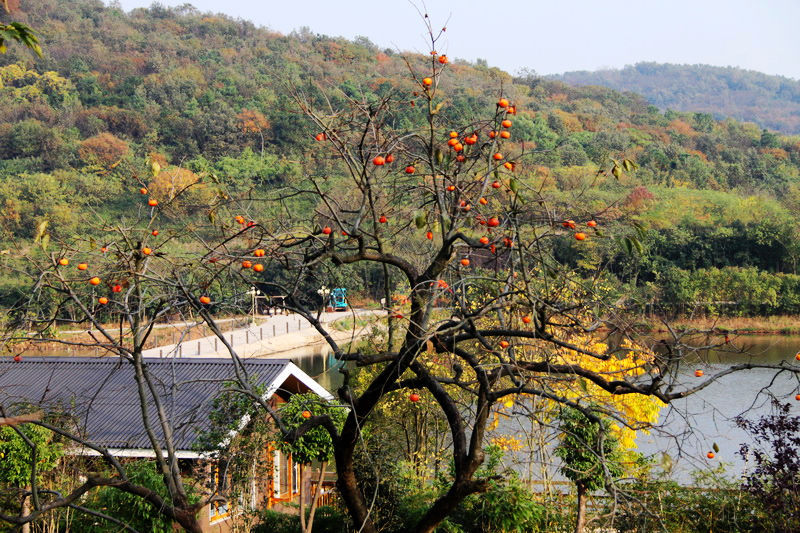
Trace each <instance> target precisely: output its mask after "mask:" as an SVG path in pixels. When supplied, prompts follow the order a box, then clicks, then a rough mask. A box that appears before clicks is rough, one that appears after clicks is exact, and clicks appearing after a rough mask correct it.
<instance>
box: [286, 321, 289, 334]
mask: <svg viewBox="0 0 800 533" xmlns="http://www.w3.org/2000/svg"><path fill="white" fill-rule="evenodd" d="M286 333H289V321H288V320H287V321H286Z"/></svg>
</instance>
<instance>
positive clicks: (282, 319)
mask: <svg viewBox="0 0 800 533" xmlns="http://www.w3.org/2000/svg"><path fill="white" fill-rule="evenodd" d="M354 315H355V316H359V317H364V316H374V317H375V318H378V317H380V316H382V315H385V313H381V312H376V311H373V310H368V309H353V310H350V311H340V312H334V313H323V314H322V315H321V316H320V322H322V323H323V324H326V325H330V324H331V323H333V322H335V321H337V320H340V319H343V318H348V317H352V316H354ZM328 329H329V331H330V333H331V335H332V336H333V337H334V338H335V339H336V340H337V342H342V341H346V340H347V339H348V337H352V336H354V335H355V336H356V337H357V336H360V335H362V334H363V332H364V331H365V330H366V328H358V329H357V330H356V331H344V332H342V331H335V330H333V328H328ZM224 337H225V340H226V341H227V342H228V344H230V345H231V346H232V347H233V348H234V349H235V350H236V353H237V354H238V355H239V356H240V357H264V356H270V355H276V354H279V353H284V352H287V351H289V350H292V349H295V348H300V347H304V346H308V345H310V344H316V343H319V342H320V341H322V340H323V339H322V336H321V335H319V333H318V332H317V331H316V330H315V329H313V328H312V327H311V323H310V322H308V321H307V320H305V319H304V318H302V317H301V316H300V315H296V314H290V315H276V316H269V317H263V316H262V317H256V322H255V323H254V324H252V325H250V326H249V327H245V328H240V329H235V330H232V331H227V332H225V334H224ZM142 355H143V356H145V357H182V358H187V357H228V356H229V353H228V349H227V348H226V347H225V345H224V344H223V343H222V341H221V340H220V339H219V338H218V337H217V336H216V335H212V336H209V337H202V338H200V339H193V340H190V341H185V342H178V343H176V344H167V345H164V346H158V347H156V348H151V349H149V350H145V351H144V352H142Z"/></svg>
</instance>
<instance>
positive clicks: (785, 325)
mask: <svg viewBox="0 0 800 533" xmlns="http://www.w3.org/2000/svg"><path fill="white" fill-rule="evenodd" d="M646 323H647V324H648V325H649V326H650V327H651V329H652V330H654V331H663V330H664V329H665V328H664V325H663V324H662V323H661V322H659V321H658V320H657V319H649V320H648V321H647V322H646ZM670 325H671V326H672V327H674V328H678V329H702V330H708V329H716V330H719V331H727V332H730V333H738V334H757V333H770V334H780V335H800V317H799V316H790V315H775V316H754V317H713V316H712V317H693V318H676V319H674V320H672V321H670Z"/></svg>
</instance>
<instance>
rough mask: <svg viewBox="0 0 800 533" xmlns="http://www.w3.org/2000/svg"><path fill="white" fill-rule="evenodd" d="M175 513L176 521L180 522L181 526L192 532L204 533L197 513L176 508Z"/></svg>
mask: <svg viewBox="0 0 800 533" xmlns="http://www.w3.org/2000/svg"><path fill="white" fill-rule="evenodd" d="M175 515H176V520H175V521H176V522H178V524H180V526H181V527H182V528H183V529H185V530H186V531H189V532H190V533H203V528H201V527H200V523H199V522H198V521H197V515H196V514H195V513H190V512H188V511H183V510H181V509H176V510H175Z"/></svg>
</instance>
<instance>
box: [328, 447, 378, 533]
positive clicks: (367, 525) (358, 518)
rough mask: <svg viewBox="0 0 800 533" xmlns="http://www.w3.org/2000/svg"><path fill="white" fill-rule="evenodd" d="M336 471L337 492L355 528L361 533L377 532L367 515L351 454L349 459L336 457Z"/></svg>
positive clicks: (367, 511) (367, 510)
mask: <svg viewBox="0 0 800 533" xmlns="http://www.w3.org/2000/svg"><path fill="white" fill-rule="evenodd" d="M336 472H337V479H336V488H338V489H339V494H340V495H341V497H342V500H344V503H345V505H346V506H347V511H348V512H349V513H350V517H351V518H352V519H353V524H355V527H356V529H357V530H359V531H361V533H377V530H376V529H375V525H374V524H373V523H372V519H370V517H369V509H368V508H367V504H366V501H365V500H364V495H363V494H361V489H360V488H359V487H358V481H357V480H356V473H355V471H354V470H353V458H352V455H350V457H349V460H348V459H342V458H340V457H337V460H336ZM362 526H363V527H362Z"/></svg>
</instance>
